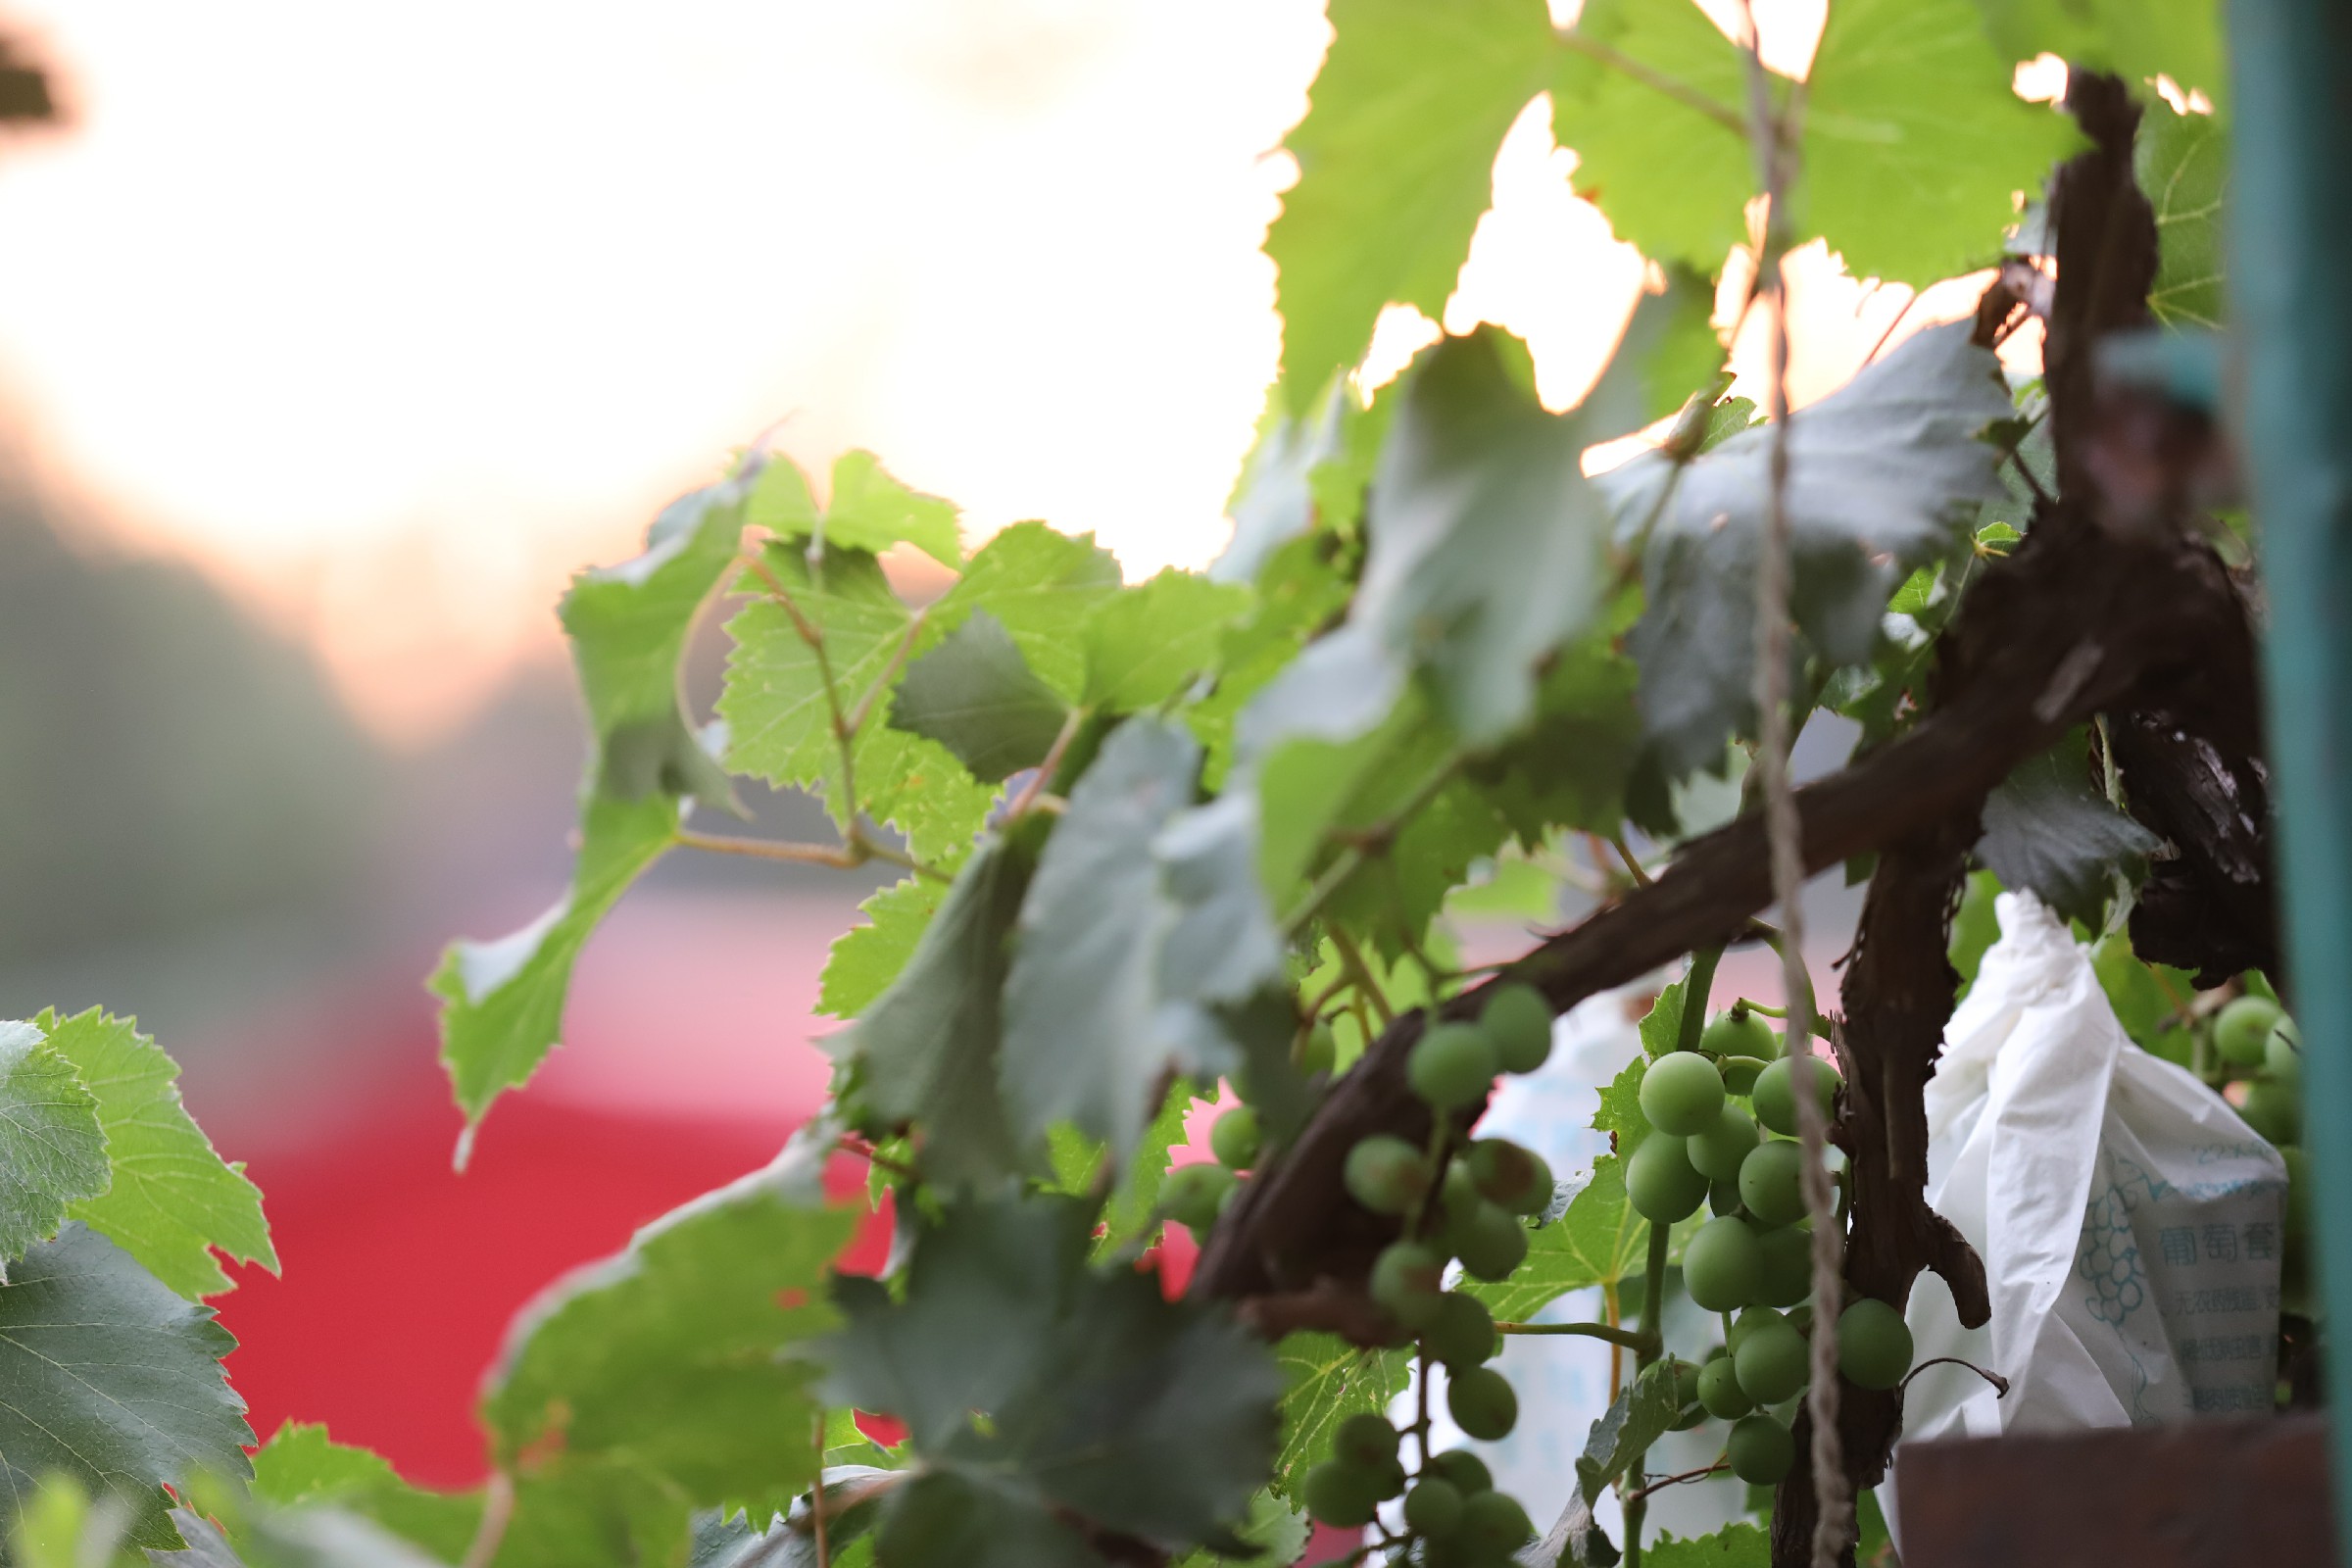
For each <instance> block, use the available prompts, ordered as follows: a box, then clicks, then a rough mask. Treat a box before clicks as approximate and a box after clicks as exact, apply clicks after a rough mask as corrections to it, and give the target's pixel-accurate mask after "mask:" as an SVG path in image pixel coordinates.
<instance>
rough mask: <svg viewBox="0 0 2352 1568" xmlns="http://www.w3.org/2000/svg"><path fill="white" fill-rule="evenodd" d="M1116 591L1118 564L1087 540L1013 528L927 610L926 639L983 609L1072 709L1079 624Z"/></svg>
mask: <svg viewBox="0 0 2352 1568" xmlns="http://www.w3.org/2000/svg"><path fill="white" fill-rule="evenodd" d="M1118 591H1119V563H1118V559H1117V558H1116V557H1114V556H1113V555H1111V553H1110V552H1109V551H1107V550H1103V549H1102V548H1100V547H1099V546H1097V545H1096V543H1095V538H1094V535H1092V534H1077V535H1074V536H1073V535H1070V534H1064V533H1055V532H1054V530H1053V529H1052V528H1049V527H1047V526H1046V525H1045V524H1044V523H1042V522H1016V523H1014V524H1013V525H1012V526H1011V527H1009V528H1006V529H1005V530H1004V531H1003V532H1002V533H1000V534H998V535H997V536H996V537H995V538H993V539H991V540H989V542H988V543H987V544H985V545H983V546H982V547H981V548H980V550H979V552H978V553H977V554H975V555H974V556H973V557H972V563H971V564H970V565H968V566H966V567H965V568H964V571H963V575H962V576H961V577H960V578H958V579H957V580H956V585H955V586H954V587H953V588H950V589H949V590H948V591H947V592H946V593H944V594H942V595H941V596H940V598H939V602H938V603H937V604H935V605H933V606H932V607H931V612H930V632H929V633H928V634H927V635H937V634H939V633H943V632H945V631H948V630H951V629H953V628H954V627H956V625H958V624H960V623H961V621H962V619H963V617H964V616H965V615H968V614H970V613H972V612H973V611H975V610H985V611H987V612H988V613H990V614H992V615H994V616H996V617H997V619H998V620H1000V621H1002V622H1003V623H1004V626H1005V631H1007V632H1008V633H1010V634H1011V636H1012V640H1013V643H1014V645H1015V646H1017V647H1018V648H1019V649H1020V651H1021V658H1022V659H1024V660H1026V661H1027V662H1028V664H1029V667H1030V668H1031V669H1033V670H1035V671H1036V672H1037V677H1038V679H1040V680H1042V681H1044V682H1045V683H1046V684H1047V685H1048V686H1050V687H1052V688H1053V689H1054V693H1055V694H1056V695H1057V696H1059V697H1060V698H1061V700H1062V701H1063V702H1066V703H1075V702H1077V701H1078V700H1079V698H1080V697H1081V696H1082V695H1083V694H1084V691H1085V688H1086V635H1085V629H1086V622H1087V619H1088V617H1090V616H1091V615H1093V614H1094V613H1095V612H1096V610H1097V609H1098V608H1099V607H1100V606H1102V605H1103V603H1104V602H1105V601H1107V600H1109V599H1110V598H1111V597H1112V596H1114V595H1115V594H1117V593H1118Z"/></svg>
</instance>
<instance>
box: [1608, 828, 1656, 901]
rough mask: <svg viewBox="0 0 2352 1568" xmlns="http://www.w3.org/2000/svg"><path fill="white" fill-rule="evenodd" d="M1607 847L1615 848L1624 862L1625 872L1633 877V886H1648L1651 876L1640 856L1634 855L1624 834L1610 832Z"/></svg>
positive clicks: (1618, 856)
mask: <svg viewBox="0 0 2352 1568" xmlns="http://www.w3.org/2000/svg"><path fill="white" fill-rule="evenodd" d="M1609 848H1610V849H1612V850H1615V851H1616V852H1617V858H1619V859H1620V860H1623V861H1624V862H1625V870H1626V874H1627V875H1628V876H1630V877H1632V878H1633V879H1634V886H1636V887H1638V888H1645V887H1647V886H1649V884H1650V882H1651V880H1652V878H1651V877H1650V874H1649V872H1648V870H1647V869H1646V868H1644V867H1643V865H1642V858H1641V857H1640V856H1638V855H1636V854H1635V853H1634V852H1633V850H1632V849H1630V848H1629V847H1628V846H1627V844H1626V842H1625V835H1624V834H1622V833H1615V834H1611V835H1610V837H1609Z"/></svg>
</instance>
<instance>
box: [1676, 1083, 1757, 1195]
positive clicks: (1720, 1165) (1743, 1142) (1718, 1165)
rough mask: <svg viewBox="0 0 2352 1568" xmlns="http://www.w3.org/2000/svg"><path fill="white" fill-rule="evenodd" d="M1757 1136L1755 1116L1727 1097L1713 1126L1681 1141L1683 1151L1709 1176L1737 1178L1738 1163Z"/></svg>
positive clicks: (1752, 1147)
mask: <svg viewBox="0 0 2352 1568" xmlns="http://www.w3.org/2000/svg"><path fill="white" fill-rule="evenodd" d="M1758 1136H1759V1135H1758V1134H1757V1132H1756V1122H1755V1118H1754V1117H1752V1116H1750V1115H1749V1114H1748V1113H1747V1112H1746V1111H1744V1110H1742V1109H1741V1108H1740V1107H1739V1106H1738V1105H1735V1104H1733V1103H1731V1102H1730V1101H1728V1100H1727V1101H1725V1102H1724V1103H1723V1108H1722V1109H1721V1110H1719V1111H1717V1112H1716V1114H1715V1121H1714V1123H1713V1125H1711V1126H1708V1127H1704V1128H1701V1129H1700V1130H1699V1131H1697V1132H1694V1133H1692V1134H1691V1136H1690V1137H1689V1138H1688V1139H1686V1140H1685V1141H1684V1144H1683V1152H1684V1153H1685V1154H1686V1155H1688V1156H1689V1157H1690V1160H1691V1164H1692V1165H1694V1166H1696V1167H1697V1168H1698V1170H1699V1171H1700V1173H1701V1174H1703V1175H1705V1176H1707V1177H1709V1178H1710V1179H1712V1180H1714V1181H1719V1182H1723V1181H1738V1180H1739V1179H1740V1162H1741V1161H1742V1160H1744V1159H1746V1158H1747V1156H1748V1153H1749V1152H1751V1151H1752V1150H1754V1148H1755V1147H1756V1140H1757V1137H1758Z"/></svg>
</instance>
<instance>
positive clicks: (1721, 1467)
mask: <svg viewBox="0 0 2352 1568" xmlns="http://www.w3.org/2000/svg"><path fill="white" fill-rule="evenodd" d="M1729 1469H1731V1464H1730V1463H1729V1462H1728V1461H1726V1460H1723V1459H1718V1460H1716V1461H1715V1462H1714V1463H1713V1464H1711V1465H1709V1466H1707V1467H1706V1468H1705V1469H1704V1470H1686V1471H1684V1472H1683V1473H1682V1474H1681V1475H1679V1476H1660V1477H1659V1478H1658V1479H1657V1480H1655V1481H1652V1482H1651V1483H1650V1484H1649V1485H1647V1486H1645V1487H1643V1488H1642V1490H1641V1491H1639V1492H1637V1493H1635V1494H1634V1495H1633V1496H1632V1497H1628V1498H1627V1499H1626V1500H1627V1501H1628V1502H1631V1501H1633V1500H1634V1499H1635V1498H1638V1497H1646V1496H1648V1495H1650V1494H1651V1493H1653V1492H1656V1491H1659V1490H1661V1489H1662V1488H1666V1487H1679V1486H1682V1485H1684V1484H1685V1483H1686V1482H1691V1481H1704V1480H1706V1478H1707V1477H1709V1476H1719V1475H1722V1474H1723V1473H1724V1472H1725V1471H1727V1470H1729Z"/></svg>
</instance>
